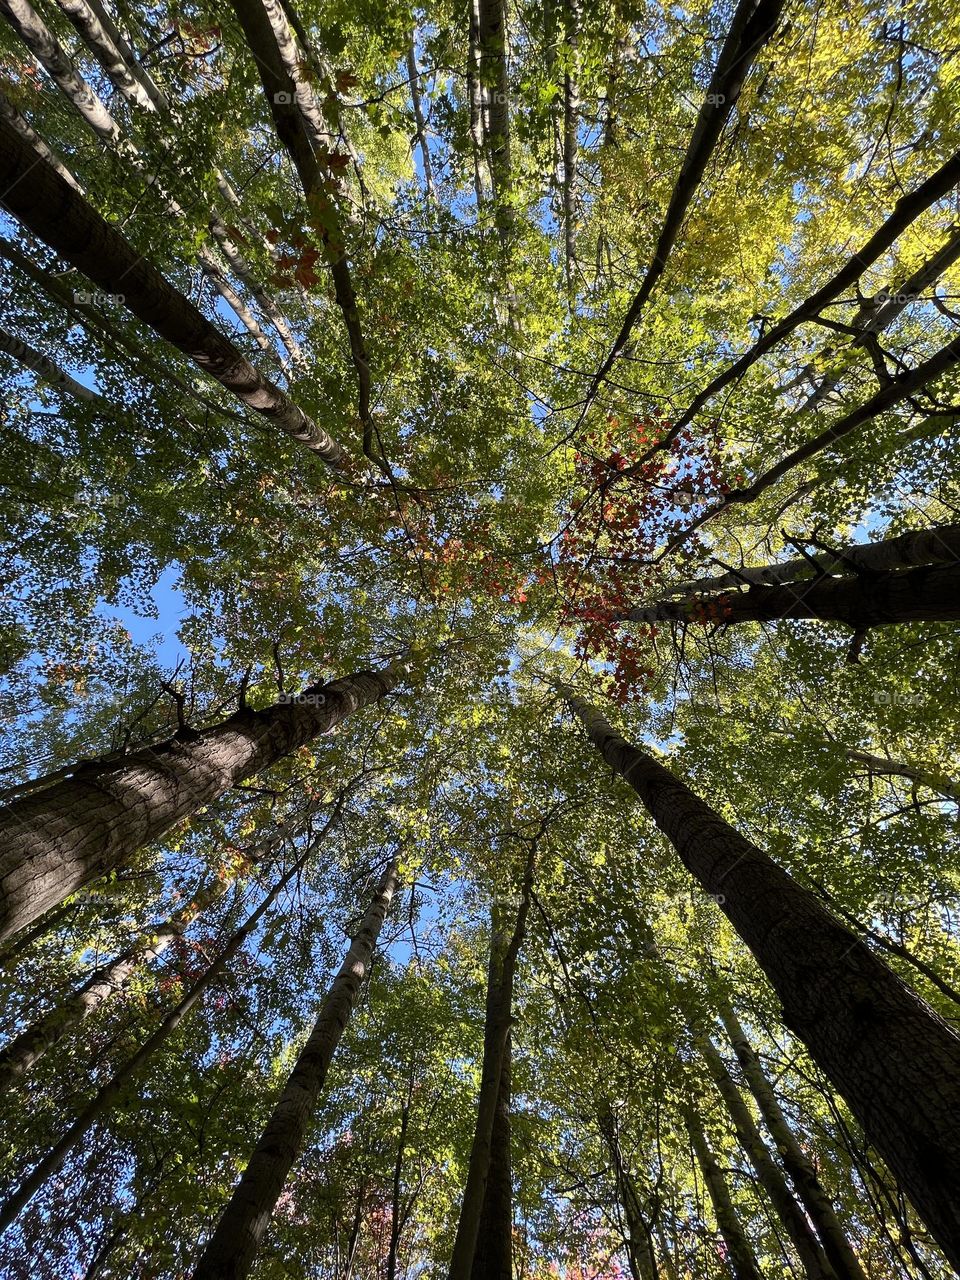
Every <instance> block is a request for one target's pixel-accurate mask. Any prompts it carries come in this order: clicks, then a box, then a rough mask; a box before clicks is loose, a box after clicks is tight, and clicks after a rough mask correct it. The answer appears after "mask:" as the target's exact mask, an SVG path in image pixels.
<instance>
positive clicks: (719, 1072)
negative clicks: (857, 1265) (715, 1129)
mask: <svg viewBox="0 0 960 1280" xmlns="http://www.w3.org/2000/svg"><path fill="white" fill-rule="evenodd" d="M694 1043H695V1044H696V1046H697V1049H698V1050H699V1052H700V1055H701V1057H702V1058H703V1060H704V1062H705V1063H706V1065H707V1070H708V1071H709V1073H710V1076H711V1078H712V1079H713V1082H714V1084H715V1085H716V1086H717V1092H718V1093H719V1094H720V1097H721V1098H722V1099H723V1104H724V1106H725V1107H726V1109H727V1114H728V1115H729V1117H730V1120H731V1122H732V1124H733V1128H734V1132H735V1133H736V1135H737V1141H738V1142H739V1144H740V1146H741V1147H742V1148H743V1151H744V1153H745V1154H746V1156H747V1158H748V1160H749V1161H750V1163H751V1164H752V1165H753V1168H754V1170H755V1172H756V1175H757V1181H758V1182H759V1183H760V1186H761V1187H763V1189H764V1191H765V1192H766V1193H767V1195H768V1196H769V1198H770V1203H771V1204H772V1205H773V1207H774V1210H775V1211H776V1214H777V1217H778V1218H779V1219H780V1221H781V1222H782V1223H783V1227H784V1230H785V1231H786V1233H787V1235H788V1236H789V1237H790V1239H791V1240H792V1242H793V1247H794V1248H795V1249H796V1251H797V1257H798V1258H799V1259H800V1263H801V1266H802V1267H803V1271H804V1274H805V1275H806V1276H807V1277H808V1278H809V1280H837V1277H836V1275H835V1273H834V1271H833V1268H832V1267H831V1266H830V1264H829V1262H828V1261H827V1259H826V1257H825V1255H824V1252H823V1250H822V1249H821V1247H820V1242H819V1241H818V1240H817V1237H816V1236H815V1235H814V1233H813V1231H812V1230H811V1227H810V1224H809V1223H808V1222H807V1219H806V1218H805V1217H804V1213H803V1210H802V1209H801V1208H800V1206H799V1204H798V1203H797V1201H796V1200H795V1199H794V1196H793V1192H792V1191H791V1190H790V1188H789V1187H788V1186H787V1180H786V1178H784V1176H783V1174H782V1173H781V1172H780V1169H779V1166H778V1165H777V1162H776V1161H775V1160H774V1158H773V1156H772V1155H771V1154H770V1152H769V1150H768V1149H767V1144H766V1143H765V1142H764V1140H763V1136H762V1134H761V1133H760V1130H759V1129H758V1128H757V1125H756V1123H755V1121H754V1119H753V1116H752V1115H751V1114H750V1110H749V1108H748V1107H747V1105H746V1103H745V1102H744V1100H743V1096H742V1095H741V1093H740V1090H739V1089H738V1088H737V1086H736V1083H735V1081H734V1079H733V1077H732V1076H731V1075H730V1072H729V1071H728V1070H727V1067H726V1064H725V1063H724V1061H723V1059H722V1058H721V1057H720V1054H719V1053H718V1052H717V1049H716V1046H715V1045H714V1043H713V1041H712V1040H711V1039H710V1037H709V1036H705V1035H697V1036H695V1037H694Z"/></svg>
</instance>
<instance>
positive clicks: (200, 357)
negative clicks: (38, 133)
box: [0, 120, 347, 467]
mask: <svg viewBox="0 0 960 1280" xmlns="http://www.w3.org/2000/svg"><path fill="white" fill-rule="evenodd" d="M0 188H2V190H3V197H2V204H3V205H4V207H5V208H6V209H7V210H8V211H9V212H10V213H11V214H12V215H13V216H14V217H15V218H17V219H18V220H19V221H20V222H21V223H22V224H23V225H24V226H25V227H26V228H27V229H28V230H30V231H32V232H33V234H34V235H36V236H38V237H39V238H40V239H41V240H43V241H44V242H45V243H46V244H47V245H49V246H50V248H51V249H53V250H54V252H56V253H57V254H59V255H60V256H61V257H62V258H64V259H65V260H66V261H67V262H69V263H70V265H71V266H73V267H75V268H76V269H77V270H78V271H80V272H82V273H83V274H84V275H85V276H86V277H87V278H88V279H90V280H92V281H93V282H94V283H95V284H97V285H99V286H100V288H102V289H104V290H106V291H107V292H108V293H109V294H111V296H113V297H115V298H116V299H117V300H118V301H119V300H121V299H122V302H123V304H124V305H125V306H126V307H127V308H128V309H129V310H130V311H131V312H132V313H133V314H134V315H135V316H136V317H137V318H138V319H139V320H142V321H143V323H144V324H146V325H148V326H149V327H150V328H151V329H153V330H154V332H155V333H157V334H159V335H160V337H162V338H165V339H166V340H167V341H168V342H170V343H171V344H172V345H173V346H174V347H176V348H177V350H179V351H182V352H183V354H184V355H186V356H188V357H189V358H190V359H191V360H192V361H193V363H194V364H195V365H196V366H197V367H198V368H199V369H201V370H202V371H203V372H204V373H206V374H209V376H210V377H212V378H215V379H216V380H217V382H219V383H220V384H221V386H223V387H225V388H226V390H228V391H229V392H231V394H233V395H235V396H236V397H237V398H238V399H239V400H241V401H242V402H243V403H244V404H245V405H247V407H248V408H250V409H254V410H256V412H257V413H259V414H262V415H263V417H265V418H266V419H267V420H268V421H270V422H272V423H274V425H276V426H277V427H279V428H280V430H281V431H283V432H284V433H285V434H286V435H288V436H290V437H291V438H292V439H294V440H296V441H297V442H298V443H299V444H302V445H304V446H305V447H306V448H308V449H310V450H311V451H312V452H314V453H316V454H318V455H319V457H321V458H322V459H323V461H324V462H326V463H328V464H329V465H330V466H333V467H343V466H345V465H346V463H347V455H346V453H345V451H344V449H343V448H342V446H341V445H340V444H339V443H338V442H337V441H336V440H334V438H333V437H332V436H330V435H329V434H328V433H327V432H326V431H324V430H323V428H322V427H320V426H318V425H317V424H316V423H315V422H313V421H312V419H310V418H308V417H307V415H306V414H305V413H304V412H303V410H302V409H300V408H299V406H297V405H296V404H294V403H293V401H291V400H289V399H288V398H287V396H285V395H284V393H283V392H282V391H281V390H280V389H279V387H277V386H275V385H274V383H272V382H271V381H270V380H269V379H268V378H265V377H263V376H262V375H261V374H259V373H258V372H257V370H256V369H255V368H254V367H253V365H252V364H250V362H249V361H248V360H247V358H246V357H245V356H244V355H243V354H242V353H241V352H240V351H239V350H238V349H237V347H235V346H234V344H233V343H232V342H231V341H230V339H229V338H226V337H224V336H223V334H221V333H220V332H219V331H218V330H217V329H216V328H215V327H214V325H213V324H211V323H210V321H209V320H208V319H207V318H206V316H204V315H203V314H202V313H201V312H200V311H199V310H198V309H197V308H196V307H195V306H194V305H193V303H192V302H190V301H189V299H187V298H185V297H184V296H183V294H181V293H179V292H178V291H177V290H176V289H174V288H173V286H172V285H170V284H169V282H168V281H167V280H166V279H165V278H164V277H163V276H162V275H161V274H160V272H159V271H157V270H156V268H155V267H153V266H151V265H150V264H149V263H148V262H147V261H146V260H145V259H144V258H143V255H142V254H140V253H138V252H137V251H136V249H135V248H134V246H133V245H132V244H130V242H129V241H128V240H126V239H125V238H124V237H123V236H122V235H120V233H119V232H118V231H117V230H116V229H115V228H114V227H113V226H111V225H110V224H109V223H108V222H106V221H105V219H103V218H102V217H101V216H100V214H99V213H97V211H96V210H95V209H94V208H93V206H92V205H90V204H88V203H87V201H86V200H85V199H84V198H83V197H82V196H81V195H80V194H79V193H78V192H77V191H75V190H74V189H73V188H72V187H71V186H70V185H69V184H68V183H67V182H65V181H64V179H63V178H61V177H60V176H59V174H57V173H56V171H55V170H54V169H53V168H52V167H51V166H50V165H49V164H47V163H46V162H45V161H44V160H42V159H41V158H39V157H38V156H37V154H36V153H35V152H34V151H33V150H32V148H30V146H29V145H28V144H27V143H26V142H25V140H24V139H23V138H21V137H20V135H19V134H18V133H17V132H16V130H15V129H14V128H12V127H11V126H10V125H9V123H7V122H6V121H4V120H0Z"/></svg>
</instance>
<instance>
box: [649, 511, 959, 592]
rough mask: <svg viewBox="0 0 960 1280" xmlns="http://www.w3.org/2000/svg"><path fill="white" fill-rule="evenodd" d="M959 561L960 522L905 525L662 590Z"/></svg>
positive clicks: (758, 584) (701, 588)
mask: <svg viewBox="0 0 960 1280" xmlns="http://www.w3.org/2000/svg"><path fill="white" fill-rule="evenodd" d="M957 562H960V524H944V525H935V526H933V527H931V528H928V529H911V530H910V531H909V532H908V533H902V534H900V535H899V537H896V538H884V539H882V540H881V541H880V542H864V543H859V544H854V545H847V546H844V547H840V548H838V549H837V550H836V551H819V550H814V551H812V552H811V554H810V556H809V557H806V556H798V557H797V558H796V559H794V560H786V561H784V562H783V563H782V564H767V565H759V566H757V567H753V568H746V567H745V568H742V569H730V570H728V571H727V572H726V573H721V574H717V575H716V576H714V577H712V578H697V579H696V580H695V581H693V582H682V583H679V584H678V585H677V586H675V587H669V588H668V589H667V590H666V591H664V593H663V594H664V597H667V596H690V595H705V594H707V593H710V592H714V591H722V590H724V589H725V588H726V587H742V586H752V587H775V586H779V585H780V584H782V583H784V582H796V581H797V580H798V579H801V578H809V577H810V576H811V575H812V574H813V573H815V572H816V571H817V570H818V569H819V570H821V571H822V572H823V573H836V572H841V573H842V572H844V571H846V572H848V573H849V572H850V571H856V570H868V571H872V572H876V571H879V570H882V569H913V568H915V567H916V566H918V565H924V564H954V563H957Z"/></svg>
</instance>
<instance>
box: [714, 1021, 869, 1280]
mask: <svg viewBox="0 0 960 1280" xmlns="http://www.w3.org/2000/svg"><path fill="white" fill-rule="evenodd" d="M717 1008H718V1011H719V1014H720V1018H721V1021H722V1022H723V1025H724V1027H725V1028H726V1031H727V1035H728V1036H729V1037H730V1043H731V1045H732V1046H733V1051H734V1053H735V1054H736V1055H737V1061H738V1062H739V1063H740V1066H741V1068H742V1069H743V1074H744V1078H745V1079H746V1082H747V1084H748V1085H749V1086H750V1092H751V1093H752V1094H753V1096H754V1098H755V1099H756V1103H757V1106H758V1107H759V1108H760V1114H761V1115H762V1116H763V1120H764V1123H765V1124H766V1126H767V1128H768V1129H769V1130H770V1136H771V1137H772V1138H773V1140H774V1142H775V1143H776V1146H777V1150H778V1151H779V1153H780V1158H781V1159H782V1160H783V1163H784V1166H785V1168H786V1170H787V1172H788V1173H789V1175H790V1178H791V1180H792V1181H793V1185H794V1187H795V1188H796V1190H797V1195H798V1196H799V1197H800V1199H801V1200H802V1202H803V1205H804V1208H805V1209H806V1211H807V1213H808V1214H809V1215H810V1221H811V1222H812V1223H813V1225H814V1227H816V1229H817V1234H818V1235H819V1236H820V1239H821V1241H822V1242H823V1248H824V1252H825V1253H826V1255H827V1257H828V1258H829V1259H830V1263H831V1265H832V1266H833V1269H834V1271H835V1272H836V1274H837V1277H838V1280H866V1276H865V1275H864V1273H863V1269H862V1268H861V1266H860V1263H859V1261H858V1260H857V1255H856V1254H855V1253H854V1251H853V1248H852V1247H851V1244H850V1241H849V1240H848V1239H847V1235H846V1232H845V1231H844V1229H843V1226H842V1225H841V1222H840V1219H839V1218H838V1217H837V1213H836V1210H835V1209H834V1207H833V1204H832V1203H831V1201H830V1197H829V1196H828V1195H827V1193H826V1191H825V1190H824V1188H823V1184H822V1183H821V1181H820V1179H819V1177H818V1176H817V1171H816V1169H814V1167H813V1165H812V1164H811V1163H810V1160H809V1159H808V1158H807V1156H806V1155H805V1154H804V1152H803V1148H802V1147H801V1146H800V1143H799V1142H798V1141H797V1138H796V1136H795V1134H794V1132H793V1130H792V1129H791V1128H790V1126H789V1124H788V1123H787V1119H786V1116H785V1115H784V1114H783V1111H782V1110H781V1109H780V1103H779V1102H778V1101H777V1096H776V1094H775V1093H774V1091H773V1086H772V1085H771V1084H770V1082H769V1080H768V1079H767V1077H766V1074H765V1072H764V1070H763V1066H762V1064H761V1062H760V1059H759V1058H758V1057H757V1055H756V1053H755V1052H754V1050H753V1048H752V1046H751V1044H750V1042H749V1041H748V1040H747V1037H746V1035H745V1034H744V1030H743V1028H742V1027H741V1025H740V1023H739V1022H738V1020H737V1016H736V1014H735V1013H734V1011H733V1008H732V1007H731V1005H730V1004H729V1002H728V1001H727V999H726V998H725V997H723V996H721V997H720V998H719V999H718V1001H717Z"/></svg>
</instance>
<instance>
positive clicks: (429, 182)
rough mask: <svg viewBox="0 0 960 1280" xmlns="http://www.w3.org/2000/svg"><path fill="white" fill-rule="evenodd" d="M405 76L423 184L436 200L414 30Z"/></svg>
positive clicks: (408, 51)
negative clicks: (408, 79) (406, 77)
mask: <svg viewBox="0 0 960 1280" xmlns="http://www.w3.org/2000/svg"><path fill="white" fill-rule="evenodd" d="M407 75H408V76H409V77H410V101H411V103H412V104H413V118H414V120H415V121H416V125H417V136H416V142H417V146H418V147H419V148H420V163H421V165H422V166H423V182H424V186H425V187H426V192H427V199H428V200H436V198H437V193H436V190H435V189H434V185H433V163H432V161H431V159H430V139H429V137H428V135H427V122H426V120H425V119H424V116H423V99H422V97H421V94H420V72H419V71H418V69H417V32H416V28H414V30H413V32H412V34H411V36H410V45H409V47H408V49H407Z"/></svg>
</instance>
